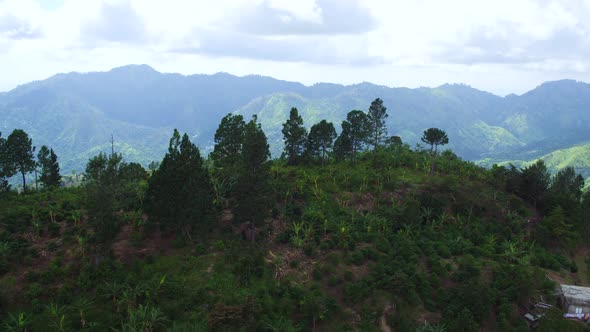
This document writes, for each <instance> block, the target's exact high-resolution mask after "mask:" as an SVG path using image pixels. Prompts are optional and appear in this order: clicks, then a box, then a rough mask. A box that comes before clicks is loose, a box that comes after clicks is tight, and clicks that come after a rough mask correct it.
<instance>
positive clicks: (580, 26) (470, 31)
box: [0, 0, 590, 94]
mask: <svg viewBox="0 0 590 332" xmlns="http://www.w3.org/2000/svg"><path fill="white" fill-rule="evenodd" d="M46 1H48V0H38V1H37V0H0V63H1V64H2V69H3V75H2V77H1V78H0V90H7V89H10V88H13V87H14V86H16V85H17V84H21V83H25V82H27V81H30V80H33V79H42V78H45V77H47V76H50V75H52V74H54V73H57V72H68V71H73V70H77V71H90V70H105V69H108V68H110V67H113V66H119V65H124V64H128V63H148V64H150V65H152V66H153V67H155V68H156V69H160V70H165V71H171V72H181V73H196V72H205V73H212V72H215V71H226V72H230V73H235V74H249V73H256V74H265V75H271V76H274V77H278V78H282V79H290V80H298V81H302V82H304V83H314V82H317V81H330V82H341V83H354V82H359V81H372V82H375V83H379V84H386V85H391V86H410V87H414V86H420V85H426V86H430V85H438V84H442V83H445V82H464V83H467V84H470V85H472V86H475V87H478V88H482V89H486V90H489V91H492V92H496V93H501V94H504V93H510V92H524V91H526V90H527V89H530V88H532V87H534V86H536V85H537V84H539V83H541V82H542V81H545V80H552V79H561V78H574V79H580V80H585V81H590V60H589V59H590V1H589V0H562V1H552V0H539V1H533V0H496V1H473V0H448V1H437V0H415V1H411V2H409V1H389V0H363V1H360V0H358V1H357V0H301V1H290V0H216V1H205V0H199V1H195V0H173V1H160V0H84V1H79V0H63V3H61V0H60V1H56V0H49V1H48V2H47V3H46Z"/></svg>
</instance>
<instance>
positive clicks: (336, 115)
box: [0, 65, 590, 172]
mask: <svg viewBox="0 0 590 332" xmlns="http://www.w3.org/2000/svg"><path fill="white" fill-rule="evenodd" d="M376 97H379V98H382V99H383V100H384V102H385V105H386V106H387V107H388V113H389V114H390V117H389V119H388V123H387V125H388V128H389V133H390V134H391V135H399V136H401V137H402V139H403V141H404V142H407V143H409V144H411V145H414V144H415V143H418V142H419V137H420V136H421V134H422V131H423V130H424V129H425V128H429V127H440V128H443V129H444V130H446V132H447V133H448V134H449V138H450V144H449V146H448V147H449V148H451V149H452V150H453V151H455V152H456V153H457V154H458V155H460V156H461V157H463V158H466V159H470V160H478V159H483V158H492V159H497V160H511V159H532V158H522V157H520V156H521V155H527V156H528V155H531V156H533V155H534V156H539V155H543V154H546V153H549V152H551V151H553V150H555V149H561V148H567V147H570V146H572V145H575V144H579V143H581V142H585V141H586V139H587V138H586V137H585V134H584V133H585V132H587V131H588V129H590V128H589V127H590V121H589V120H590V112H588V105H590V85H588V84H585V83H581V82H575V81H558V82H550V83H545V84H543V85H541V86H539V87H538V88H536V89H534V90H532V91H530V92H528V93H526V94H524V95H522V96H515V95H510V96H507V97H504V98H502V97H498V96H495V95H493V94H490V93H487V92H483V91H479V90H476V89H473V88H471V87H469V86H465V85H450V84H445V85H442V86H440V87H437V88H418V89H408V88H389V87H385V86H378V85H374V84H370V83H361V84H355V85H350V86H343V85H338V84H325V83H322V84H316V85H313V86H304V85H302V84H300V83H296V82H286V81H280V80H276V79H273V78H270V77H262V76H245V77H236V76H232V75H229V74H224V73H219V74H215V75H190V76H183V75H179V74H166V73H159V72H157V71H155V70H154V69H152V68H151V67H149V66H147V65H130V66H125V67H120V68H115V69H113V70H111V71H109V72H92V73H84V74H81V73H68V74H59V75H55V76H53V77H51V78H49V79H46V80H43V81H37V82H32V83H29V84H25V85H22V86H19V87H17V88H16V89H14V90H12V91H9V92H6V93H3V94H1V95H0V114H2V118H1V119H0V131H2V132H3V133H5V135H7V133H9V132H10V131H12V129H14V128H22V129H24V130H25V131H26V132H28V133H30V134H31V136H32V138H33V139H34V140H35V142H37V144H39V145H43V144H45V145H49V146H52V147H53V148H54V149H55V150H56V152H57V154H58V155H59V156H60V159H61V160H62V165H63V166H62V167H63V169H64V170H65V171H67V172H69V171H71V170H76V171H78V172H80V171H82V170H83V167H84V162H85V161H86V160H87V159H88V157H90V156H92V155H94V154H96V152H97V151H99V150H107V149H108V148H110V138H111V134H113V135H114V139H115V144H116V148H117V150H118V151H121V152H123V153H124V154H125V158H126V159H128V160H130V161H139V162H141V163H143V164H144V165H147V163H149V162H150V161H152V160H157V159H159V158H160V157H161V156H162V155H163V153H164V151H165V146H166V144H167V137H169V135H170V133H171V131H172V129H173V128H174V127H178V128H179V129H180V130H181V131H186V132H188V133H189V134H190V135H191V138H192V139H193V141H195V142H196V143H197V144H198V145H199V146H200V147H201V148H203V149H204V150H205V151H206V152H208V151H210V149H211V147H212V144H213V143H212V139H213V134H214V132H215V130H216V128H217V125H218V123H219V120H220V119H221V118H222V117H223V116H224V115H225V114H227V113H233V112H238V113H242V114H244V115H246V116H247V117H249V116H250V115H252V114H257V115H258V117H259V119H260V121H261V123H262V125H263V128H264V129H265V131H266V132H267V135H268V137H269V141H270V143H271V152H272V155H273V156H274V157H277V156H279V155H280V152H281V146H282V137H281V135H280V130H281V125H282V122H283V121H284V120H283V119H285V115H286V114H287V113H288V111H289V109H290V108H291V107H297V108H299V110H300V113H301V114H302V115H303V118H304V121H305V125H306V126H307V127H308V128H309V127H310V126H311V125H312V124H313V123H315V122H316V121H319V120H320V119H324V118H325V119H327V120H331V121H334V122H335V125H336V127H337V130H338V128H339V122H340V121H341V119H343V118H344V116H345V114H346V113H347V112H349V111H350V110H353V109H361V110H366V109H367V108H368V106H369V104H370V102H371V101H372V100H373V99H375V98H376ZM515 156H519V157H518V158H515Z"/></svg>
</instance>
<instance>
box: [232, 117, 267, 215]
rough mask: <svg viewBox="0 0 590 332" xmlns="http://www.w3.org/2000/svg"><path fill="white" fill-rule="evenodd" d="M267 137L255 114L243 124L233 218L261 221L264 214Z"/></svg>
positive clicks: (265, 207) (265, 213)
mask: <svg viewBox="0 0 590 332" xmlns="http://www.w3.org/2000/svg"><path fill="white" fill-rule="evenodd" d="M269 158H270V152H269V145H268V140H267V139H266V135H265V134H264V132H263V131H262V128H261V127H260V124H259V123H258V122H257V119H256V116H254V117H253V118H252V120H251V121H250V122H248V124H247V125H246V131H245V134H244V145H243V149H242V158H241V163H240V164H241V166H240V169H239V179H238V183H237V185H236V204H235V206H234V209H233V214H234V219H235V220H236V221H238V222H253V223H254V224H257V225H259V224H261V223H262V222H263V221H264V218H266V216H267V214H268V205H269V198H270V163H269V162H268V159H269Z"/></svg>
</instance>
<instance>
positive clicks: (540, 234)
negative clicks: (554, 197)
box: [536, 206, 579, 250]
mask: <svg viewBox="0 0 590 332" xmlns="http://www.w3.org/2000/svg"><path fill="white" fill-rule="evenodd" d="M536 235H537V239H538V241H539V243H541V244H543V245H544V246H558V247H563V248H566V249H569V250H571V249H573V248H575V244H576V243H577V241H578V239H579V234H578V232H576V231H574V225H573V223H572V222H571V220H570V219H569V218H568V217H567V214H566V212H565V211H564V210H563V208H562V207H561V206H556V207H555V208H554V209H553V210H551V212H550V213H549V215H548V216H546V217H545V218H543V220H542V221H541V223H540V224H539V226H538V227H537V234H536Z"/></svg>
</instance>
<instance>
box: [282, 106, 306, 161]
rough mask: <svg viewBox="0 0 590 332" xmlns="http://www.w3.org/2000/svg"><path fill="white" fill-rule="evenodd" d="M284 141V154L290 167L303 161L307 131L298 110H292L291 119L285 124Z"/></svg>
mask: <svg viewBox="0 0 590 332" xmlns="http://www.w3.org/2000/svg"><path fill="white" fill-rule="evenodd" d="M282 132H283V140H284V142H285V148H284V153H285V156H286V157H287V163H288V164H289V165H295V164H297V163H298V162H299V161H301V157H302V156H303V152H304V149H305V140H306V138H307V130H305V127H303V119H302V118H301V116H299V112H298V111H297V108H295V107H293V108H291V111H290V112H289V119H288V120H287V121H286V122H285V123H283V130H282Z"/></svg>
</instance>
